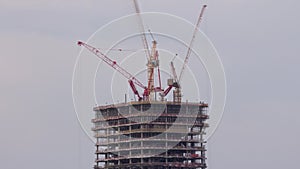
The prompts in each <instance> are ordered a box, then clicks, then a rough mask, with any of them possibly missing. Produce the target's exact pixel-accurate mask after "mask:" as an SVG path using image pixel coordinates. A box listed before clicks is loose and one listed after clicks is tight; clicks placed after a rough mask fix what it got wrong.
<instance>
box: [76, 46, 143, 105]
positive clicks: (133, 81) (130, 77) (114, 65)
mask: <svg viewBox="0 0 300 169" xmlns="http://www.w3.org/2000/svg"><path fill="white" fill-rule="evenodd" d="M77 44H78V45H79V46H84V47H85V48H86V49H88V50H89V51H90V52H92V53H93V54H95V55H96V56H97V57H98V58H100V59H101V60H103V61H104V62H105V63H107V64H108V65H109V66H111V67H112V68H114V69H115V70H117V71H118V72H119V73H121V74H122V75H123V76H124V77H125V78H126V79H128V82H129V84H130V87H131V89H132V90H133V92H134V94H136V95H137V96H138V97H139V100H141V99H142V97H141V96H140V95H139V93H138V91H137V90H136V87H135V85H134V84H136V85H137V86H139V87H141V88H143V89H144V94H147V93H148V92H145V91H147V90H148V89H147V87H146V86H144V85H143V84H142V83H141V82H140V81H139V80H138V79H136V78H135V77H134V76H133V75H132V74H130V73H129V72H128V71H127V70H125V69H124V68H122V67H121V66H120V65H118V64H117V62H116V61H113V60H111V59H110V58H108V57H107V56H106V55H105V54H103V53H102V52H101V51H100V50H98V49H97V48H95V47H93V46H91V45H89V44H86V43H84V42H81V41H78V42H77Z"/></svg>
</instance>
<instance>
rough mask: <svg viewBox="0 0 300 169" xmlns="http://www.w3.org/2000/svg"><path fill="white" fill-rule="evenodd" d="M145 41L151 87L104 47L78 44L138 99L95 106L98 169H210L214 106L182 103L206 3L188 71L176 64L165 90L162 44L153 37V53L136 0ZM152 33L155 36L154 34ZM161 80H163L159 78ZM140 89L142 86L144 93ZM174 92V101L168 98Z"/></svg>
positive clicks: (96, 166)
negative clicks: (159, 47) (184, 81)
mask: <svg viewBox="0 0 300 169" xmlns="http://www.w3.org/2000/svg"><path fill="white" fill-rule="evenodd" d="M134 4H135V8H136V13H137V17H139V21H140V23H139V25H140V26H141V30H142V41H143V45H144V49H145V54H146V57H147V59H148V60H147V64H146V65H147V85H143V83H142V82H140V81H139V80H138V79H137V78H135V77H134V76H133V75H132V74H131V73H129V72H128V71H126V69H124V68H122V67H121V66H120V65H119V64H118V63H117V62H116V61H113V60H111V59H110V58H108V57H107V56H106V55H105V54H103V53H102V52H101V51H100V50H99V49H98V48H96V47H93V46H91V45H89V44H87V43H84V42H81V41H79V42H78V45H80V46H83V47H85V48H86V49H87V50H89V51H90V52H92V53H93V54H95V55H96V56H97V57H99V58H100V59H101V60H102V61H104V62H105V63H106V64H108V65H109V66H111V67H112V68H113V69H115V70H116V71H118V72H119V73H120V74H122V75H123V76H124V77H125V78H126V79H127V80H128V82H129V86H130V87H131V89H132V91H133V93H134V96H135V97H137V98H138V99H137V100H138V101H134V102H126V101H125V102H124V103H122V104H112V105H105V106H98V107H95V108H94V112H95V118H94V119H93V120H92V122H93V123H94V127H93V131H94V132H95V138H96V140H97V142H96V160H95V162H96V165H95V167H94V168H95V169H196V168H199V169H204V168H206V167H207V165H206V155H205V152H206V148H205V140H204V139H203V135H204V134H205V132H204V131H205V128H206V127H208V124H207V123H205V121H206V120H207V119H208V115H207V113H206V111H207V107H208V105H207V104H205V103H203V102H199V103H190V102H188V101H186V102H181V100H182V93H181V79H182V74H183V71H184V69H185V67H186V65H187V63H188V60H189V56H190V54H191V50H192V49H191V48H192V47H191V46H192V44H193V41H194V38H195V34H196V33H197V32H198V26H199V24H200V21H201V19H202V15H203V12H204V9H205V8H206V5H204V6H203V8H202V10H201V13H200V16H199V19H198V21H197V24H196V26H195V30H194V33H193V36H192V39H191V43H190V46H189V48H188V50H187V55H186V57H185V60H184V63H183V66H182V69H181V71H180V75H179V77H177V74H176V71H175V67H174V64H173V62H172V61H171V62H170V67H171V71H172V72H171V73H170V74H172V78H170V79H168V80H167V85H168V86H167V87H166V88H163V87H162V83H161V78H160V77H161V76H160V67H159V65H160V62H159V59H158V56H159V55H158V50H157V49H156V46H157V42H156V40H155V39H154V38H153V35H152V34H151V36H152V39H153V41H152V48H151V50H149V47H148V43H147V39H146V35H145V33H144V27H143V23H142V18H141V17H140V15H139V11H140V10H139V8H138V5H137V2H136V0H134ZM150 33H151V32H150ZM155 77H157V79H156V78H155ZM137 87H140V88H142V89H143V90H144V91H143V94H142V95H140V94H139V90H138V89H137ZM170 91H173V100H172V101H167V99H166V96H167V95H168V93H169V92H170Z"/></svg>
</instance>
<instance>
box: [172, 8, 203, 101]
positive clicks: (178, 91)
mask: <svg viewBox="0 0 300 169" xmlns="http://www.w3.org/2000/svg"><path fill="white" fill-rule="evenodd" d="M206 7H207V5H203V7H202V9H201V12H200V15H199V18H198V20H197V23H196V25H195V29H194V32H193V36H192V39H191V41H190V44H189V47H188V50H187V53H186V56H185V59H184V62H183V65H182V68H181V71H180V74H179V78H178V79H177V75H176V72H175V68H174V64H173V62H171V69H172V72H173V80H174V82H176V85H173V86H174V87H175V91H174V93H173V99H174V101H175V102H181V97H182V94H181V86H180V82H181V79H182V76H183V72H184V70H185V68H186V66H187V64H188V61H189V58H190V55H191V52H192V48H193V44H194V41H195V38H196V35H197V32H198V28H199V25H200V23H201V21H202V18H203V14H204V11H205V9H206ZM174 75H176V76H174Z"/></svg>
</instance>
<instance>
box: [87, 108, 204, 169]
mask: <svg viewBox="0 0 300 169" xmlns="http://www.w3.org/2000/svg"><path fill="white" fill-rule="evenodd" d="M206 108H207V104H204V103H188V102H186V103H175V102H156V103H151V104H150V103H149V102H148V103H147V102H130V103H124V104H118V105H108V106H99V107H95V108H94V111H95V113H96V117H95V119H93V120H92V121H93V123H94V124H95V127H94V128H93V130H94V131H95V137H96V139H97V143H96V148H97V149H96V165H95V169H102V168H103V169H104V168H105V169H171V168H172V169H177V168H178V169H183V168H186V169H188V168H189V169H196V168H201V169H203V168H206V162H205V160H206V156H205V151H206V148H205V141H204V140H203V134H205V133H204V129H205V128H206V127H207V126H208V125H207V124H206V123H205V120H206V119H208V115H207V114H206Z"/></svg>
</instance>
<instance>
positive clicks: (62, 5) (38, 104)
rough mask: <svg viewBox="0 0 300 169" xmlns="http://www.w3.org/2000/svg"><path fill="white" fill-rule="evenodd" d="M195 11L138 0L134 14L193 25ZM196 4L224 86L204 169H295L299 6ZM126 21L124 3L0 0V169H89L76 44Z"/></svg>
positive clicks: (185, 5) (267, 1)
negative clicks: (77, 101) (75, 82)
mask: <svg viewBox="0 0 300 169" xmlns="http://www.w3.org/2000/svg"><path fill="white" fill-rule="evenodd" d="M202 2H204V1H198V0H189V1H183V0H181V1H179V0H178V1H174V0H164V1H160V0H152V1H146V0H140V6H141V9H142V11H144V12H150V11H155V12H166V13H170V14H173V15H177V16H180V17H183V18H185V19H187V20H188V21H190V22H192V23H194V22H195V20H196V19H197V17H198V14H199V10H200V8H201V6H202V5H203V3H202ZM205 2H207V4H208V5H209V8H208V10H207V13H206V18H205V23H204V24H203V27H202V30H203V31H204V33H206V34H207V35H208V37H209V38H210V39H211V40H212V42H213V43H214V45H215V47H216V48H217V50H218V52H219V54H220V57H221V60H222V62H223V65H224V69H225V73H226V77H227V102H226V108H225V112H224V117H223V120H222V122H221V124H220V126H219V128H218V130H217V132H216V133H215V134H214V135H213V137H211V139H210V140H209V146H208V148H209V150H208V165H209V168H210V169H221V168H233V169H241V168H243V169H252V168H261V169H266V168H272V169H282V168H288V169H298V168H299V164H298V161H299V160H298V157H299V154H300V148H299V147H300V144H299V143H300V130H299V129H300V123H299V118H300V108H299V101H300V90H299V86H300V79H299V73H300V68H299V64H300V58H299V40H300V23H299V18H300V2H299V1H296V0H286V1H279V0H252V1H238V0H219V1H217V0H210V1H205ZM133 12H134V9H133V7H132V3H131V1H130V0H98V1H95V0H88V1H83V0H72V1H71V0H65V1H58V0H52V1H50V0H27V1H24V0H0V21H1V22H0V37H1V38H0V40H1V41H0V49H1V50H0V58H1V61H0V79H1V83H0V91H1V95H0V120H1V121H0V133H1V136H0V138H1V139H0V168H3V169H17V168H20V167H22V168H24V169H38V168H41V167H43V168H44V169H52V168H58V169H83V168H91V167H92V166H93V161H94V151H95V149H94V145H93V143H92V142H91V141H90V140H89V139H88V137H87V136H86V135H85V134H84V132H83V131H82V130H81V128H80V125H79V123H78V122H77V119H76V114H75V111H74V107H73V102H72V74H73V68H74V64H75V61H76V57H77V55H78V53H79V51H80V48H78V47H77V46H76V44H75V42H76V41H77V40H78V39H83V40H85V39H87V38H88V37H89V36H90V35H91V34H92V33H94V31H96V30H97V29H98V28H99V27H101V26H103V25H104V24H106V23H108V22H109V21H111V20H113V19H117V18H119V17H121V16H124V15H127V14H132V13H133Z"/></svg>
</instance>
